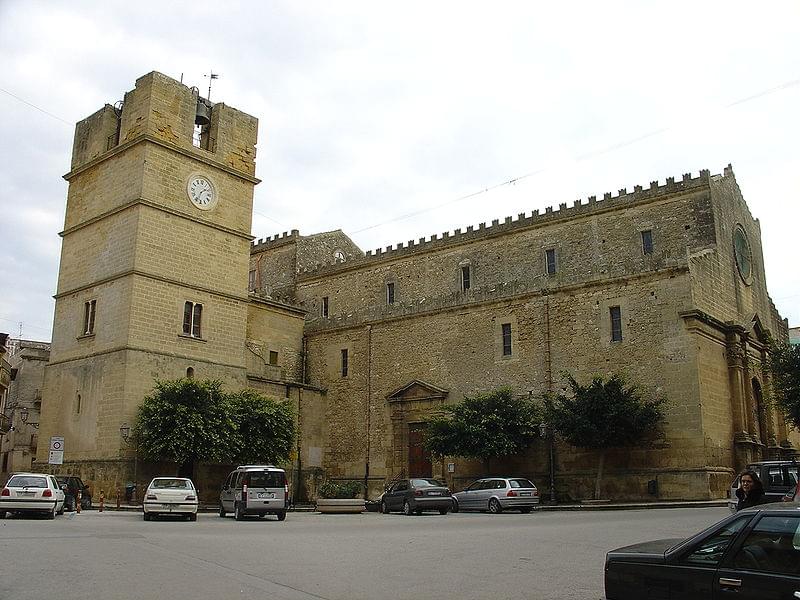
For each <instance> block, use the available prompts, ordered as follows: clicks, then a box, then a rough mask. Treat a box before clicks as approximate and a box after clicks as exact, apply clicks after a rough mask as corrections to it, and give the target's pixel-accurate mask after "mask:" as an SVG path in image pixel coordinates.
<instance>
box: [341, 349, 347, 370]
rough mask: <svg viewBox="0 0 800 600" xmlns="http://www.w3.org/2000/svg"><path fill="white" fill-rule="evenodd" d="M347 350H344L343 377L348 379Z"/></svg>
mask: <svg viewBox="0 0 800 600" xmlns="http://www.w3.org/2000/svg"><path fill="white" fill-rule="evenodd" d="M347 369H348V364H347V348H342V377H347Z"/></svg>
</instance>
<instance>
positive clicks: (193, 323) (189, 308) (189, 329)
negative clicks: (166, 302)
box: [183, 302, 203, 338]
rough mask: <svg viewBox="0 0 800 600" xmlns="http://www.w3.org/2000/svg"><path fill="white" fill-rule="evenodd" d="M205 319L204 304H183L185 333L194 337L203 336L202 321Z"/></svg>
mask: <svg viewBox="0 0 800 600" xmlns="http://www.w3.org/2000/svg"><path fill="white" fill-rule="evenodd" d="M202 320H203V305H202V304H196V303H194V302H186V303H185V304H184V305H183V334H184V335H190V336H192V337H196V338H199V337H201V333H202V329H201V327H200V326H201V323H202Z"/></svg>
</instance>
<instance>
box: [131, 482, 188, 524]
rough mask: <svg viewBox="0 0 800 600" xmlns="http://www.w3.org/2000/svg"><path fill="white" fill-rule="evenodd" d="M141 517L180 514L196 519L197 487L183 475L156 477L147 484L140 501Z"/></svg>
mask: <svg viewBox="0 0 800 600" xmlns="http://www.w3.org/2000/svg"><path fill="white" fill-rule="evenodd" d="M142 511H143V514H142V516H143V518H144V520H145V521H149V520H150V519H152V518H153V517H154V516H157V515H181V516H184V517H186V518H187V519H189V520H190V521H196V520H197V488H195V487H194V483H192V480H191V479H187V478H185V477H156V478H154V479H153V481H151V482H150V485H148V486H147V491H146V492H145V494H144V502H143V503H142Z"/></svg>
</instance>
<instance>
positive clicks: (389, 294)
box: [386, 283, 394, 304]
mask: <svg viewBox="0 0 800 600" xmlns="http://www.w3.org/2000/svg"><path fill="white" fill-rule="evenodd" d="M386 304H394V283H387V284H386Z"/></svg>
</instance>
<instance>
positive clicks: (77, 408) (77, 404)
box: [75, 394, 83, 414]
mask: <svg viewBox="0 0 800 600" xmlns="http://www.w3.org/2000/svg"><path fill="white" fill-rule="evenodd" d="M81 408H83V407H82V406H81V395H80V394H78V397H77V398H76V399H75V412H76V413H77V414H81Z"/></svg>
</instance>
